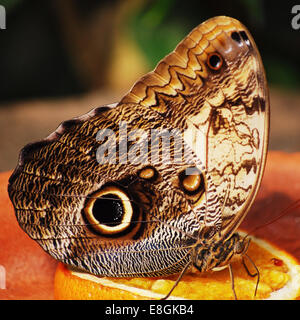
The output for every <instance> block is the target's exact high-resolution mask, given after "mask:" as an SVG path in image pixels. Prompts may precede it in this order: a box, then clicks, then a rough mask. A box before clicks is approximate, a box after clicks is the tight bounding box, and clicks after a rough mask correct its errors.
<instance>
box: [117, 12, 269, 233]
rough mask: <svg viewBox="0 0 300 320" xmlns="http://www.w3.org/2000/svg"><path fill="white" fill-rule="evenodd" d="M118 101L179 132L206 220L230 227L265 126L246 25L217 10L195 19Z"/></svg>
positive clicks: (250, 183)
mask: <svg viewBox="0 0 300 320" xmlns="http://www.w3.org/2000/svg"><path fill="white" fill-rule="evenodd" d="M123 103H137V104H139V105H142V106H145V107H146V108H151V109H153V110H155V111H157V112H158V113H159V114H161V115H162V116H163V117H165V118H167V119H168V121H170V123H171V124H172V125H173V126H174V127H176V128H180V129H182V130H184V131H185V134H186V141H187V143H188V144H189V145H190V146H191V147H192V149H193V150H194V151H195V152H196V154H197V155H198V157H199V159H200V160H201V162H202V163H203V164H204V165H205V169H206V171H207V175H208V176H207V192H206V201H207V203H206V212H205V221H206V225H208V226H213V227H216V228H217V229H220V228H222V231H223V232H224V233H225V231H226V233H228V234H230V233H232V232H233V231H234V229H236V228H237V226H238V225H239V223H240V222H241V221H242V219H243V217H244V216H245V214H246V213H247V210H248V209H249V207H250V206H251V203H252V201H253V200H254V198H255V195H256V192H257V190H258V187H259V185H260V180H261V178H262V173H263V169H264V164H265V158H266V151H267V144H268V130H269V97H268V88H267V83H266V77H265V72H264V68H263V65H262V61H261V58H260V55H259V52H258V50H257V47H256V45H255V42H254V40H253V38H252V36H251V35H250V33H249V31H248V30H247V29H246V27H245V26H244V25H242V24H241V23H240V22H239V21H237V20H235V19H233V18H229V17H223V16H221V17H215V18H212V19H209V20H208V21H206V22H205V23H203V24H201V25H199V26H198V27H196V28H195V29H194V30H193V31H192V32H191V33H190V34H189V35H188V36H187V37H186V38H185V39H184V40H183V41H182V42H180V43H179V44H178V46H177V47H176V48H175V50H174V51H173V52H172V53H171V54H169V55H168V56H167V57H166V58H164V59H163V60H162V61H161V62H160V63H159V64H158V65H157V67H156V68H155V70H154V71H153V72H150V73H149V74H147V75H145V76H144V77H142V78H141V79H140V80H138V81H137V82H136V83H135V85H134V86H133V88H132V89H131V91H130V92H129V93H128V94H127V95H126V96H125V97H124V98H123V99H122V100H121V102H120V104H123ZM200 215H203V212H200ZM221 226H222V227H221Z"/></svg>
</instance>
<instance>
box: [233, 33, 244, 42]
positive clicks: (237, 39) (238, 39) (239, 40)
mask: <svg viewBox="0 0 300 320" xmlns="http://www.w3.org/2000/svg"><path fill="white" fill-rule="evenodd" d="M231 38H232V39H233V40H234V41H236V42H237V43H241V42H242V39H241V36H240V35H239V33H238V32H236V31H234V32H232V34H231Z"/></svg>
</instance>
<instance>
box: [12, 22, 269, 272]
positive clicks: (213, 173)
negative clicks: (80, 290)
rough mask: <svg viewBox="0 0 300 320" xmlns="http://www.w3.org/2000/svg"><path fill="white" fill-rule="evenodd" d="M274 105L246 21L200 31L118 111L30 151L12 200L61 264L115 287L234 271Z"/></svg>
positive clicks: (24, 154)
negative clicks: (191, 270) (126, 280)
mask: <svg viewBox="0 0 300 320" xmlns="http://www.w3.org/2000/svg"><path fill="white" fill-rule="evenodd" d="M268 130H269V97H268V87H267V81H266V76H265V72H264V67H263V64H262V61H261V58H260V54H259V52H258V49H257V47H256V45H255V42H254V40H253V38H252V36H251V35H250V33H249V31H248V30H247V29H246V27H245V26H244V25H243V24H241V23H240V22H239V21H238V20H236V19H233V18H229V17H225V16H220V17H214V18H211V19H209V20H207V21H206V22H204V23H202V24H200V25H199V26H198V27H196V28H195V29H194V30H192V31H191V33H190V34H188V35H187V37H186V38H185V39H184V40H183V41H181V42H180V43H179V44H178V46H177V47H176V48H175V50H174V51H173V52H172V53H170V54H169V55H167V56H166V57H165V58H164V59H163V60H162V61H160V62H159V63H158V65H157V66H156V68H155V69H154V71H152V72H150V73H148V74H146V75H145V76H143V77H142V78H141V79H139V80H138V81H137V82H136V83H135V84H134V85H133V87H132V89H131V90H130V92H129V93H128V94H126V95H125V96H124V97H123V98H122V99H121V101H120V102H119V103H116V104H112V105H107V106H102V107H98V108H95V109H93V110H92V111H90V112H89V113H87V114H85V115H83V116H80V117H78V118H75V119H72V120H68V121H65V122H63V123H62V124H61V125H60V126H59V127H58V128H57V129H56V131H55V132H53V133H52V134H50V135H49V136H48V137H47V138H45V139H44V140H41V141H39V142H35V143H32V144H29V145H27V146H25V147H24V148H23V149H22V151H21V153H20V157H19V162H18V165H17V167H16V169H15V171H14V172H13V174H12V176H11V177H10V180H9V185H8V191H9V196H10V199H11V201H12V203H13V205H14V208H15V214H16V217H17V220H18V222H19V224H20V226H21V228H22V229H23V230H24V231H25V232H26V233H27V234H28V235H29V236H30V237H31V238H32V239H34V240H35V241H37V242H38V243H39V244H40V245H41V247H42V248H43V249H44V250H45V251H46V252H47V253H49V254H50V255H51V256H52V257H54V258H55V259H57V260H59V261H62V262H64V263H65V264H67V265H71V266H74V267H77V268H79V269H82V270H85V271H87V272H89V273H92V274H95V275H100V276H108V277H150V276H151V277H153V276H162V275H169V274H174V273H179V272H181V273H183V271H185V270H186V269H187V268H188V267H189V266H194V267H196V268H197V269H198V270H199V271H201V272H204V271H208V270H216V269H218V268H222V267H226V266H230V264H231V262H232V261H234V260H235V259H236V258H238V257H239V256H241V255H242V254H244V253H245V251H246V249H247V245H246V244H245V242H244V241H243V239H241V237H240V236H239V234H238V233H237V232H236V230H237V228H238V226H239V225H240V223H241V222H242V220H243V219H244V217H245V215H246V214H247V212H248V210H249V208H250V207H251V204H252V203H253V201H254V199H255V196H256V194H257V191H258V189H259V186H260V182H261V179H262V175H263V171H264V166H265V161H266V153H267V145H268Z"/></svg>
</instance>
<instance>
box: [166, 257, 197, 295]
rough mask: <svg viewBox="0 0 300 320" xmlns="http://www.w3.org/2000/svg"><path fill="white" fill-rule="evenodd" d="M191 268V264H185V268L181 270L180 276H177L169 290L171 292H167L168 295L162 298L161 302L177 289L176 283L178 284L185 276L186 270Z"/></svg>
mask: <svg viewBox="0 0 300 320" xmlns="http://www.w3.org/2000/svg"><path fill="white" fill-rule="evenodd" d="M190 266H191V262H189V263H187V264H186V265H185V267H184V268H183V269H182V270H181V272H180V275H179V276H178V278H177V279H176V282H175V283H174V285H173V287H172V288H171V290H170V291H169V292H168V294H167V295H166V296H165V297H164V298H162V299H161V300H166V299H168V298H169V297H170V295H171V293H172V292H173V290H174V289H175V288H176V287H177V285H178V283H179V282H180V280H181V279H182V277H183V275H184V274H185V272H186V270H187V269H188V268H189V267H190Z"/></svg>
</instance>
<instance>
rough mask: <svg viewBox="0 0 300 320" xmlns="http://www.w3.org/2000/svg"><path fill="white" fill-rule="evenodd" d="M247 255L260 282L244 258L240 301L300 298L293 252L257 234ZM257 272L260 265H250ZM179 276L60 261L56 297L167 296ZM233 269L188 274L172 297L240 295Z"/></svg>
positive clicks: (299, 269) (238, 272) (239, 269)
mask: <svg viewBox="0 0 300 320" xmlns="http://www.w3.org/2000/svg"><path fill="white" fill-rule="evenodd" d="M247 254H248V255H249V256H250V257H251V259H252V260H253V261H254V262H255V265H256V266H257V268H258V269H259V275H260V281H259V284H258V289H257V293H256V296H254V293H255V287H256V282H257V277H253V276H250V275H249V274H248V273H247V271H246V269H245V267H244V266H243V264H242V263H241V262H239V261H237V262H235V263H233V264H232V267H233V274H234V287H235V291H236V295H237V298H238V299H247V300H248V299H278V300H282V299H297V298H299V297H300V266H299V263H298V261H297V260H296V259H295V258H293V257H292V256H291V255H290V254H288V253H286V252H284V251H282V250H281V249H279V248H277V247H275V246H274V245H273V244H270V243H269V242H267V241H265V240H262V239H257V238H252V241H251V243H250V246H249V249H248V252H247ZM247 267H248V270H249V271H251V272H252V273H254V272H255V269H254V267H253V266H251V264H249V263H247ZM177 277H178V275H172V276H168V277H161V278H107V277H98V276H95V275H92V274H89V273H85V272H81V271H78V270H74V269H72V268H70V267H67V266H65V265H64V264H62V263H59V265H58V268H57V270H56V275H55V283H54V290H55V291H54V296H55V298H56V299H63V300H68V299H72V300H87V299H97V300H128V299H130V300H132V299H161V298H163V297H165V295H166V294H167V293H168V292H169V291H170V289H171V288H172V286H173V284H174V283H175V281H176V279H177ZM231 285H232V284H231V279H230V275H229V271H228V269H227V268H226V269H223V270H221V271H214V272H206V273H200V272H199V271H197V270H191V271H190V272H188V273H186V274H185V275H184V277H183V278H182V280H181V281H180V282H179V284H178V286H177V287H176V288H175V290H174V291H173V292H172V296H171V297H169V299H201V300H204V299H205V300H211V299H215V300H216V299H218V300H221V299H222V300H223V299H234V295H233V291H232V287H231Z"/></svg>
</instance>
